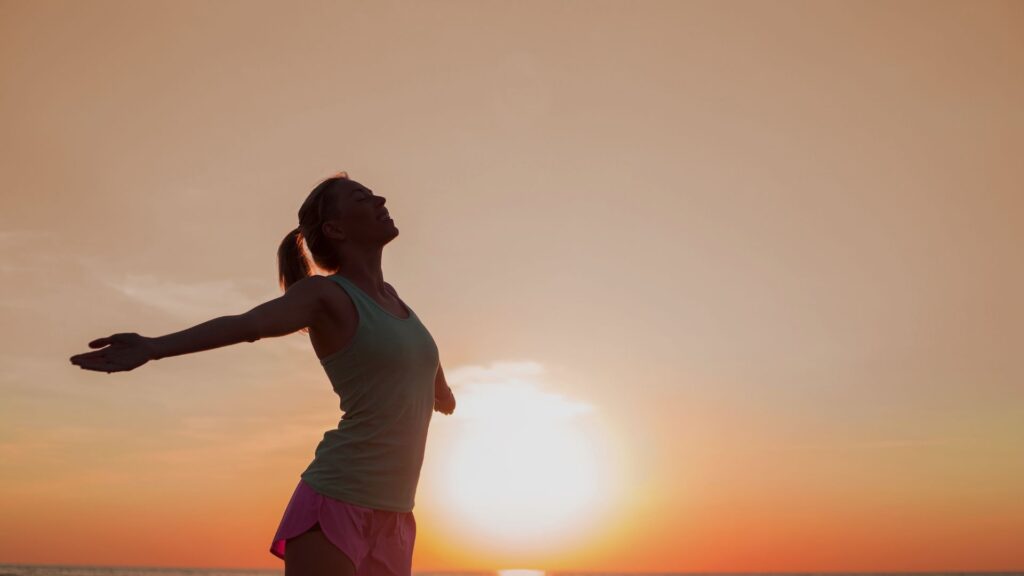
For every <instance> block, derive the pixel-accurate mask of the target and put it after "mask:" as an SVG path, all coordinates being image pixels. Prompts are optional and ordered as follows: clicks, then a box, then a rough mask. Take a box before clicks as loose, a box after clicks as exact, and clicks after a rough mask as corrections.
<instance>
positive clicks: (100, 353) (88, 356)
mask: <svg viewBox="0 0 1024 576" xmlns="http://www.w3.org/2000/svg"><path fill="white" fill-rule="evenodd" d="M106 353H107V351H106V350H97V351H95V352H85V353H82V354H75V355H74V356H72V357H71V362H72V363H74V364H77V363H78V362H81V361H83V360H86V361H87V360H93V359H96V358H103V357H104V356H105V355H106Z"/></svg>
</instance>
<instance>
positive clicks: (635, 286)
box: [0, 1, 1024, 572]
mask: <svg viewBox="0 0 1024 576" xmlns="http://www.w3.org/2000/svg"><path fill="white" fill-rule="evenodd" d="M1022 102H1024V4H1022V3H1020V2H884V3H883V2H877V3H864V2H773V3H768V2H728V3H718V2H681V1H680V2H625V1H622V2H603V1H601V2H599V1H587V2H533V1H530V2H507V3H497V2H461V1H460V2H427V3H395V2H374V3H369V2H366V3H354V2H353V3H340V2H329V3H328V2H324V3H313V2H306V3H302V6H301V7H295V6H291V5H287V4H285V3H265V2H248V1H246V2H216V3H213V2H177V1H176V2H155V1H154V2H64V3H54V2H41V1H32V2H29V1H19V2H11V1H3V2H0V126H2V127H3V128H2V130H0V175H2V178H3V195H2V200H0V201H2V204H0V250H2V259H0V275H2V280H3V281H2V283H0V284H2V288H0V290H2V293H0V324H2V325H3V327H4V330H3V331H2V332H0V562H39V563H88V564H121V565H163V566H222V567H272V568H280V567H281V566H282V563H281V561H280V560H278V559H277V558H274V557H272V556H271V555H270V554H269V552H268V551H267V548H268V547H269V545H270V539H271V537H272V536H273V534H274V531H275V529H276V527H277V522H278V521H279V520H280V517H281V514H282V513H283V511H284V507H285V504H286V503H287V501H288V498H289V496H290V495H291V491H292V489H293V488H294V487H295V483H296V482H297V481H298V474H299V473H300V472H301V471H302V470H303V469H304V468H305V466H306V465H307V464H308V462H309V461H310V459H311V458H312V455H313V450H314V448H315V446H316V443H317V442H318V441H319V440H320V438H321V437H322V434H323V432H324V431H326V430H328V429H330V428H331V427H333V426H335V425H336V424H337V420H338V417H339V416H340V414H339V412H338V405H337V397H336V396H335V395H334V394H333V392H332V391H331V389H330V385H329V384H328V382H327V380H326V377H325V376H324V374H323V372H322V369H321V368H320V366H319V364H318V363H317V362H316V358H315V355H314V354H313V351H312V348H311V347H310V345H309V343H308V340H307V338H306V337H305V336H304V335H302V334H293V335H291V336H288V337H284V338H278V339H269V340H263V341H260V342H258V343H256V344H244V345H238V346H233V347H228V348H222V349H218V350H213V351H209V352H205V353H202V354H196V355H189V356H182V357H175V358H170V359H165V360H163V361H159V362H155V363H152V364H147V365H146V366H143V367H142V368H140V369H139V370H138V371H135V372H131V373H127V374H114V375H106V374H100V373H94V372H85V371H82V370H79V369H78V368H76V367H74V366H71V365H70V364H68V362H67V358H68V357H69V356H70V355H72V354H75V353H78V352H83V351H85V345H86V342H88V341H89V340H91V339H93V338H97V337H100V336H106V335H109V334H112V333H115V332H126V331H131V332H139V333H141V334H143V335H147V336H158V335H161V334H166V333H168V332H173V331H177V330H180V329H182V328H185V327H188V326H191V325H194V324H197V323H199V322H202V321H205V320H208V319H210V318H213V317H216V316H222V315H228V314H238V313H242V312H245V311H247V310H248V309H250V308H252V307H253V306H255V305H257V304H259V303H260V302H263V301H265V300H267V299H270V298H273V297H275V296H277V295H278V294H279V291H278V288H277V285H276V260H275V252H276V249H277V245H278V243H279V242H280V241H281V239H282V238H283V236H284V235H285V234H286V233H287V232H288V231H289V230H291V229H292V228H294V226H295V225H296V223H297V220H296V212H297V210H298V207H299V205H300V204H301V202H302V200H303V199H304V198H305V196H306V195H307V194H308V192H309V190H310V189H311V188H312V187H313V186H314V185H315V184H316V183H317V182H318V181H319V180H320V179H321V178H323V177H326V176H328V175H330V174H332V173H334V172H337V171H338V170H347V171H348V172H349V173H350V174H351V175H352V177H353V178H355V179H356V180H359V181H360V182H362V183H364V184H366V185H368V186H370V187H371V188H373V189H374V191H375V192H376V193H378V194H381V195H384V196H385V197H387V198H388V207H389V210H390V212H391V214H392V215H393V216H394V218H395V222H396V224H397V226H398V227H399V229H400V231H401V233H400V236H399V237H398V238H397V239H396V240H395V241H394V242H393V243H392V244H389V245H388V247H387V249H386V250H385V261H384V273H385V277H386V278H387V279H388V281H389V282H390V283H391V284H393V285H394V286H395V287H396V288H397V289H398V291H399V293H400V294H401V295H402V296H403V298H404V300H405V301H406V302H408V303H409V305H410V306H411V307H412V308H414V309H415V310H416V311H417V314H418V315H419V316H420V317H421V318H422V319H423V321H424V322H425V324H426V325H427V327H428V328H429V329H430V330H431V332H432V333H433V335H434V337H435V340H436V341H437V342H438V346H439V349H440V352H441V359H442V363H443V364H444V366H445V371H446V373H448V374H449V380H450V381H451V382H452V387H453V389H454V390H455V393H456V396H457V397H458V398H459V399H460V411H458V412H457V414H456V415H454V416H452V417H444V416H442V415H440V414H437V413H435V416H434V420H433V424H432V427H431V431H430V437H429V439H428V445H427V454H426V462H425V464H424V469H423V475H422V478H421V483H420V486H419V491H418V493H417V500H416V508H415V513H416V518H417V525H418V534H417V541H416V553H415V557H414V569H415V570H417V571H428V570H491V569H501V568H536V569H545V570H594V571H609V572H610V571H695V570H708V571H710V570H719V571H748V570H749V571H782V570H808V571H809V570H820V571H825V570H857V571H861V570H864V571H866V570H1009V569H1015V568H1016V569H1021V568H1024V548H1022V547H1020V546H1019V543H1020V542H1021V541H1024V499H1022V498H1021V489H1020V487H1021V486H1022V485H1024V387H1022V386H1021V382H1022V379H1024V364H1022V362H1021V358H1024V353H1022V352H1024V351H1022V350H1021V347H1022V346H1021V343H1022V342H1024V305H1022V302H1021V299H1020V295H1021V294H1022V293H1024V265H1022V262H1024V261H1022V259H1021V257H1020V247H1021V245H1022V243H1024V192H1022V190H1024V163H1021V162H1020V157H1021V154H1022V150H1024V106H1021V103H1022ZM531 419H532V420H531ZM538 422H540V423H541V424H538ZM498 458H503V459H501V460H499V459H498ZM495 471H497V472H495ZM488 474H489V475H488Z"/></svg>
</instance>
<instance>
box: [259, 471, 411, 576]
mask: <svg viewBox="0 0 1024 576" xmlns="http://www.w3.org/2000/svg"><path fill="white" fill-rule="evenodd" d="M318 522H319V523H320V529H321V530H322V531H323V533H324V536H326V537H327V539H328V540H330V541H331V543H332V544H334V545H335V546H337V547H338V548H339V549H340V550H341V551H342V552H344V553H345V555H346V556H348V557H349V559H351V560H352V564H354V565H355V567H356V575H357V576H411V574H412V549H413V543H414V542H415V541H416V518H414V517H413V514H412V512H411V511H410V512H392V511H390V510H378V509H375V508H367V507H365V506H359V505H358V504H352V503H351V502H345V501H342V500H337V499H334V498H331V497H329V496H324V495H323V494H320V493H319V492H317V491H316V490H314V489H313V488H312V487H311V486H310V485H309V484H306V483H305V482H304V481H303V480H301V479H300V480H299V485H298V486H296V487H295V492H294V493H292V498H291V500H289V501H288V507H287V508H285V511H284V517H283V518H281V524H280V525H279V526H278V528H277V534H275V535H274V540H273V543H272V544H271V545H270V553H271V554H273V555H274V556H277V557H278V558H281V559H284V548H285V543H286V542H287V540H288V539H289V538H294V537H295V536H298V535H299V534H302V533H303V532H306V531H307V530H309V529H310V528H311V527H312V526H313V525H315V524H316V523H318Z"/></svg>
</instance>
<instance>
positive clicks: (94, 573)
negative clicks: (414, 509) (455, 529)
mask: <svg viewBox="0 0 1024 576" xmlns="http://www.w3.org/2000/svg"><path fill="white" fill-rule="evenodd" d="M282 574H284V567H283V566H282V568H281V569H279V570H253V569H244V568H239V569H228V568H152V567H146V566H138V567H136V566H65V565H58V564H0V576H281V575H282ZM524 574H528V575H530V576H534V575H539V576H908V575H913V576H1004V575H1005V576H1024V571H1013V572H561V571H545V570H495V571H488V572H413V575H414V576H522V575H524Z"/></svg>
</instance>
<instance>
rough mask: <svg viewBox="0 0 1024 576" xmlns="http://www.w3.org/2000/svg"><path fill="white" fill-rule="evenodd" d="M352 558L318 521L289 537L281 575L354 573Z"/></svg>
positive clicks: (332, 575)
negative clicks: (333, 541) (321, 527)
mask: <svg viewBox="0 0 1024 576" xmlns="http://www.w3.org/2000/svg"><path fill="white" fill-rule="evenodd" d="M355 573H356V567H355V565H354V564H353V563H352V560H351V559H350V558H349V557H348V556H347V555H346V554H345V553H344V552H342V551H341V550H340V549H339V548H338V547H337V546H335V545H334V544H332V543H331V541H330V540H328V539H327V536H325V535H324V533H323V531H321V530H320V525H319V524H317V525H315V526H313V528H310V529H309V530H308V531H306V532H303V533H302V534H299V535H298V536H296V537H294V538H289V539H288V542H287V544H286V545H285V547H284V576H354V575H355Z"/></svg>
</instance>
